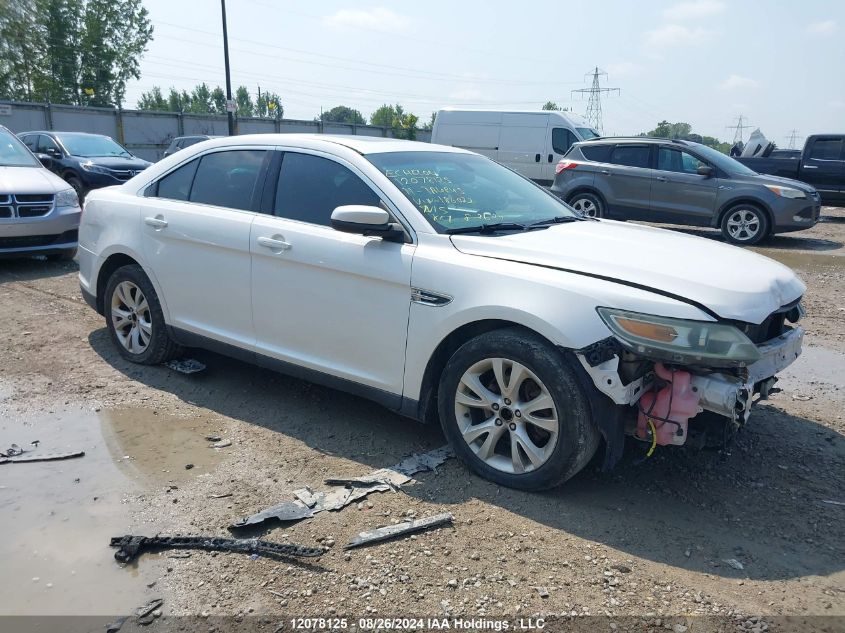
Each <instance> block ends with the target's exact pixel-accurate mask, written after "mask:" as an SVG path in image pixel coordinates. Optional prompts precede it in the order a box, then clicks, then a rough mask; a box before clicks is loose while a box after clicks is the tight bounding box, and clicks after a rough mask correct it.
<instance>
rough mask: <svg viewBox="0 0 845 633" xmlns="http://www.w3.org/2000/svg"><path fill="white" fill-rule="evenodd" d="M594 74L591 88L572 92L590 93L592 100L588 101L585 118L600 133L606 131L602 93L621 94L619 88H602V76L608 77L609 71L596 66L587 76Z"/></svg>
mask: <svg viewBox="0 0 845 633" xmlns="http://www.w3.org/2000/svg"><path fill="white" fill-rule="evenodd" d="M590 75H592V77H593V83H592V85H591V86H590V87H589V88H578V89H576V90H573V91H572V92H577V93H580V94H582V95H584V94H589V95H590V100H589V102H588V103H587V114H586V115H585V118H586V119H587V121H589V122H590V123H592V124H593V127H594V128H595V129H596V130H598V131H599V134H603V133H604V126H603V125H602V116H601V95H602V94H603V93H604V94H612V93H614V92H615V93H616V94H620V90H619V88H602V87H601V81H600V77H602V76H604V77H607V73H606V72H604V71H603V70H601V69H599V67H598V66H596V68H595V70H593V71H592V72H591V73H587V74H586V75H585V77H588V76H590Z"/></svg>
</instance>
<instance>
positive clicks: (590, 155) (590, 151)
mask: <svg viewBox="0 0 845 633" xmlns="http://www.w3.org/2000/svg"><path fill="white" fill-rule="evenodd" d="M612 149H613V145H582V146H581V153H582V154H584V157H585V158H586V159H587V160H592V161H595V162H597V163H606V162H608V161H609V160H610V150H612Z"/></svg>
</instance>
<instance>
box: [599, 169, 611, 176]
mask: <svg viewBox="0 0 845 633" xmlns="http://www.w3.org/2000/svg"><path fill="white" fill-rule="evenodd" d="M599 173H600V174H604V175H605V176H609V175H610V170H609V169H602V170H601V171H600V172H599Z"/></svg>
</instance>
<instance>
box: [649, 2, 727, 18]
mask: <svg viewBox="0 0 845 633" xmlns="http://www.w3.org/2000/svg"><path fill="white" fill-rule="evenodd" d="M724 10H725V3H724V2H720V1H719V0H693V2H681V3H679V4H676V5H673V6H671V7H669V8H667V9H666V10H665V11H664V12H663V17H665V18H666V19H667V20H699V19H701V18H706V17H708V16H711V15H718V14H720V13H722V12H723V11H724Z"/></svg>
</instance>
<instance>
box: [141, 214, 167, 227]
mask: <svg viewBox="0 0 845 633" xmlns="http://www.w3.org/2000/svg"><path fill="white" fill-rule="evenodd" d="M144 224H146V225H147V226H151V227H153V228H154V229H156V230H160V229H163V228H164V227H166V226H167V220H165V219H164V216H162V215H157V216H156V217H154V218H144Z"/></svg>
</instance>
